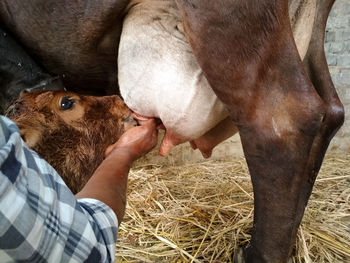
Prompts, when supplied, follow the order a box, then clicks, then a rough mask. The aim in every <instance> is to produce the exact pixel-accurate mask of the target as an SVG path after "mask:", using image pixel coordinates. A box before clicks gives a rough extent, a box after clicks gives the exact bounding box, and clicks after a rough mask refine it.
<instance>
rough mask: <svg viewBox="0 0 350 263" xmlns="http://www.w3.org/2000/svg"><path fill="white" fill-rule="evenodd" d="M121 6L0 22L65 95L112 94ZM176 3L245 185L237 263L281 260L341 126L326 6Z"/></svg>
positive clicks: (19, 14) (11, 12) (24, 14)
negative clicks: (221, 108)
mask: <svg viewBox="0 0 350 263" xmlns="http://www.w3.org/2000/svg"><path fill="white" fill-rule="evenodd" d="M128 2H129V1H128V0H120V1H110V0H109V1H98V2H96V1H89V0H85V1H79V0H77V1H69V2H66V1H53V0H31V1H23V0H3V1H2V2H1V3H0V18H1V22H2V23H3V24H4V25H5V26H6V27H7V28H8V29H11V32H12V33H13V34H14V35H15V37H16V38H17V39H18V40H19V41H20V42H21V43H22V44H23V45H24V46H25V48H26V50H28V52H29V53H30V54H31V55H32V56H33V57H35V59H37V61H39V62H40V63H41V64H42V65H43V66H44V67H45V68H46V69H47V70H48V71H49V72H50V73H53V74H57V75H59V76H61V77H62V78H63V81H64V84H65V86H67V88H69V89H72V90H74V91H77V92H84V93H86V94H99V95H106V94H110V93H114V92H116V91H115V90H116V87H117V83H118V80H117V78H116V76H117V66H116V60H117V55H118V52H117V51H118V43H119V38H120V34H121V30H122V18H123V15H124V13H123V10H124V9H125V8H126V6H127V4H128ZM175 2H176V5H177V7H178V8H179V11H180V14H181V17H182V24H183V27H184V34H185V36H186V39H187V40H188V42H189V44H190V47H191V51H192V52H193V54H194V56H195V58H196V61H197V62H198V65H199V66H200V68H201V70H202V71H203V74H204V76H205V77H206V79H207V81H208V83H209V85H210V87H211V88H212V89H213V91H214V92H215V94H216V95H217V97H218V98H219V99H220V101H221V102H222V103H223V104H224V105H225V107H226V109H227V111H228V115H229V117H230V119H231V120H232V122H233V123H234V125H235V126H236V127H237V129H238V131H239V134H240V137H241V141H242V145H243V150H244V154H245V157H246V161H247V164H248V167H249V171H250V175H251V178H252V183H253V189H254V211H255V212H254V226H253V232H252V238H251V242H250V244H249V246H248V247H246V248H244V250H243V253H242V255H243V256H242V258H241V260H243V261H244V262H287V260H288V257H289V256H290V254H291V250H292V249H291V248H292V245H293V243H294V240H295V238H296V232H297V229H298V226H299V224H300V221H301V218H302V216H303V213H304V210H305V207H306V204H307V201H308V199H309V196H310V194H311V191H312V187H313V184H314V181H315V179H316V176H317V173H318V171H319V169H320V166H321V164H322V160H323V157H324V154H325V152H326V150H327V147H328V144H329V142H330V140H331V139H332V137H333V136H334V134H335V133H336V131H337V130H338V129H339V127H340V126H341V125H342V123H343V120H344V109H343V106H342V104H341V102H340V100H339V98H338V96H337V93H336V91H335V89H334V86H333V83H332V80H331V77H330V74H329V70H328V66H327V63H326V59H325V54H324V48H323V41H324V33H325V26H326V21H327V17H328V14H329V11H330V9H331V7H332V5H333V3H334V0H320V1H302V0H290V1H287V0H280V1H270V0H251V1H244V0H219V1H212V0H175ZM304 2H305V3H306V2H307V3H310V5H313V6H314V10H315V11H314V12H313V13H312V12H311V13H309V15H307V16H308V17H310V16H311V17H313V26H312V27H311V29H310V37H308V38H307V39H306V40H305V41H306V42H307V45H303V48H302V49H299V50H298V49H297V46H296V44H295V40H294V37H293V32H292V27H291V23H290V18H291V20H292V21H293V19H294V18H295V17H298V16H299V15H302V14H303V12H301V11H302V9H300V8H299V7H300V6H302V5H303V3H304ZM164 12H166V10H164ZM289 12H290V14H291V15H289ZM301 37H303V36H302V35H301ZM298 51H299V53H300V54H303V55H302V57H303V60H302V59H301V56H300V55H299V53H298Z"/></svg>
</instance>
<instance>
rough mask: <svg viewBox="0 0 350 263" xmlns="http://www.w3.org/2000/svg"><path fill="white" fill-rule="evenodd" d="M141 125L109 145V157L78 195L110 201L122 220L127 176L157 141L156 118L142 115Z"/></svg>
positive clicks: (109, 204)
mask: <svg viewBox="0 0 350 263" xmlns="http://www.w3.org/2000/svg"><path fill="white" fill-rule="evenodd" d="M138 120H139V123H140V126H137V127H134V128H131V129H130V130H128V131H126V132H125V133H124V134H123V135H122V136H121V137H120V138H119V140H118V141H117V142H116V143H115V144H113V145H111V146H110V147H108V148H107V150H106V153H105V156H106V158H105V160H104V161H103V162H102V163H101V165H100V166H99V167H98V168H97V170H96V171H95V173H94V174H93V175H92V177H91V178H90V179H89V181H88V182H87V183H86V185H85V186H84V188H83V189H82V190H81V191H80V192H79V193H77V194H76V197H77V198H94V199H97V200H100V201H102V202H104V203H105V204H107V205H108V206H109V207H111V208H112V210H113V211H114V212H115V214H116V215H117V217H118V222H119V223H120V222H121V220H122V218H123V216H124V213H125V205H126V189H127V179H128V173H129V169H130V166H131V164H132V162H133V161H135V160H136V159H137V158H139V157H140V156H142V155H143V154H145V153H146V152H148V151H149V150H151V149H152V148H153V147H154V146H155V145H156V144H157V135H158V132H157V129H156V123H155V120H154V119H142V118H141V117H138Z"/></svg>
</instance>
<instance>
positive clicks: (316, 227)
mask: <svg viewBox="0 0 350 263" xmlns="http://www.w3.org/2000/svg"><path fill="white" fill-rule="evenodd" d="M252 216H253V193H252V187H251V182H250V178H249V175H248V170H247V167H246V163H245V160H244V159H242V158H237V159H235V160H233V161H232V162H219V161H215V162H214V161H209V162H204V163H200V164H192V165H184V166H168V167H166V166H157V165H148V166H141V167H137V168H134V169H133V170H132V171H131V174H130V183H129V195H128V207H127V212H126V216H125V218H124V222H123V223H122V225H121V227H120V231H119V237H118V243H117V252H116V262H231V257H232V255H233V253H234V251H235V249H237V247H239V246H242V245H245V244H247V242H249V238H250V229H251V226H252ZM294 262H332V263H333V262H350V154H349V155H334V154H333V155H328V156H327V157H326V159H325V162H324V164H323V166H322V169H321V172H320V175H319V176H318V179H317V181H316V183H315V187H314V191H313V194H312V196H311V199H310V201H309V204H308V207H307V210H306V212H305V215H304V218H303V222H302V225H301V227H300V230H299V234H298V241H297V243H296V246H295V253H294Z"/></svg>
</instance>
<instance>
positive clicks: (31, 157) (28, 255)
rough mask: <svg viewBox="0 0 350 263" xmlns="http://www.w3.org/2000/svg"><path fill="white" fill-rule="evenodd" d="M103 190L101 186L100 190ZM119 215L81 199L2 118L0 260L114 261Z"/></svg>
mask: <svg viewBox="0 0 350 263" xmlns="http://www.w3.org/2000/svg"><path fill="white" fill-rule="evenodd" d="M101 190H102V191H103V189H101ZM117 227H118V222H117V217H116V215H115V214H114V212H113V211H112V210H111V208H109V207H108V206H107V205H106V204H104V203H102V202H100V201H98V200H94V199H79V200H77V199H76V198H75V197H74V195H73V194H72V192H71V191H70V190H69V189H68V187H67V186H66V185H65V183H64V182H63V181H62V179H61V178H60V176H59V175H58V174H57V172H56V171H55V170H54V169H53V168H52V167H51V166H50V165H49V164H48V163H47V162H46V161H45V160H43V159H42V158H41V157H39V156H38V154H36V153H35V152H34V151H32V150H30V149H28V148H27V146H26V145H25V143H24V142H23V141H22V139H21V137H20V133H19V130H18V128H17V126H16V125H15V124H14V123H13V122H11V121H10V120H9V119H7V118H5V117H3V116H0V262H1V263H4V262H94V263H95V262H113V261H114V253H115V242H116V239H117V231H118V228H117Z"/></svg>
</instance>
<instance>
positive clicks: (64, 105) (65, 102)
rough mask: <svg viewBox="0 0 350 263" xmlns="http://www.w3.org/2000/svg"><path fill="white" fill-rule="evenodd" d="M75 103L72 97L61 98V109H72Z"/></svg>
mask: <svg viewBox="0 0 350 263" xmlns="http://www.w3.org/2000/svg"><path fill="white" fill-rule="evenodd" d="M74 103H75V100H74V99H70V98H69V97H67V96H65V97H63V98H62V100H61V110H70V109H71V108H72V107H73V105H74Z"/></svg>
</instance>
